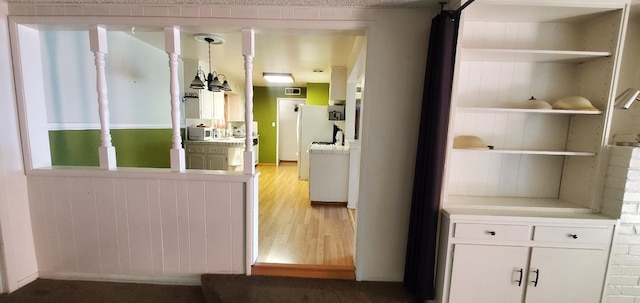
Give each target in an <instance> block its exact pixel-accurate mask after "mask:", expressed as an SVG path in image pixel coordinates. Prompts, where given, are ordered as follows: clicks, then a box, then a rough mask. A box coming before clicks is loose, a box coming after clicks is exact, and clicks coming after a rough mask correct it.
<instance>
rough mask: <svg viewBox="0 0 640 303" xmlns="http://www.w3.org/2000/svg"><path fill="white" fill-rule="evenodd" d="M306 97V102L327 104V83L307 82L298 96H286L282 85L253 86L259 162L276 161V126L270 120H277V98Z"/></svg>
mask: <svg viewBox="0 0 640 303" xmlns="http://www.w3.org/2000/svg"><path fill="white" fill-rule="evenodd" d="M292 97H295V98H306V99H307V104H312V105H328V104H329V84H328V83H308V84H307V87H302V92H301V95H300V96H287V95H285V94H284V87H265V86H255V87H253V120H254V121H257V122H258V131H259V133H260V159H259V162H260V163H276V138H277V131H278V129H277V127H272V126H271V123H272V122H277V120H276V119H277V117H278V98H292Z"/></svg>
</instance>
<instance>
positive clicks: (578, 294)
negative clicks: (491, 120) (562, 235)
mask: <svg viewBox="0 0 640 303" xmlns="http://www.w3.org/2000/svg"><path fill="white" fill-rule="evenodd" d="M606 266H607V252H606V251H604V250H585V249H568V248H538V247H536V248H533V250H532V254H531V265H530V268H529V279H528V281H529V282H528V286H527V295H526V303H598V302H600V297H601V295H602V288H603V283H604V276H605V269H606ZM536 271H537V272H536ZM536 279H537V283H535V281H536Z"/></svg>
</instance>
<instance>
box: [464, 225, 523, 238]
mask: <svg viewBox="0 0 640 303" xmlns="http://www.w3.org/2000/svg"><path fill="white" fill-rule="evenodd" d="M454 237H455V238H458V239H483V240H510V241H526V240H529V239H530V238H529V226H527V225H501V224H471V223H458V224H456V227H455V233H454Z"/></svg>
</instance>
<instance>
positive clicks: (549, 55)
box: [443, 0, 628, 212]
mask: <svg viewBox="0 0 640 303" xmlns="http://www.w3.org/2000/svg"><path fill="white" fill-rule="evenodd" d="M584 2H585V1H582V2H577V1H554V2H550V1H526V2H516V1H481V0H479V1H475V2H474V3H473V4H472V5H470V6H469V7H467V8H466V9H465V10H464V11H463V16H462V19H461V27H460V32H459V38H458V39H459V41H458V52H457V61H456V68H455V76H454V85H453V95H452V110H451V120H450V121H451V122H450V127H449V137H450V140H449V141H450V142H449V152H448V159H447V162H448V164H447V180H448V181H447V183H446V187H445V192H446V193H447V196H446V198H445V200H444V202H443V203H444V205H443V206H444V207H445V208H452V207H454V208H457V207H462V208H504V207H511V208H513V207H524V208H531V207H539V208H541V209H549V208H551V209H556V210H559V209H566V210H574V211H585V212H592V211H595V212H597V211H598V209H599V208H600V205H599V203H600V202H599V200H600V199H599V196H600V194H599V191H600V190H599V188H601V187H602V186H600V185H601V184H602V175H603V169H604V168H603V167H604V165H603V164H604V163H603V162H604V161H605V160H606V159H604V157H603V155H602V153H603V150H604V144H605V141H606V138H607V133H608V131H609V124H610V115H611V112H612V110H613V100H614V98H615V95H614V93H615V91H614V89H615V79H616V75H617V69H618V60H619V58H620V54H619V53H620V47H621V46H620V44H621V36H622V33H623V32H624V31H623V28H624V26H625V23H626V20H627V14H628V13H627V11H626V5H627V2H626V1H586V3H584ZM532 96H533V97H534V98H535V99H537V100H539V101H540V100H544V101H547V102H548V103H549V104H554V102H555V101H557V100H559V99H562V98H565V97H570V96H581V97H584V98H586V99H587V100H588V101H590V103H591V104H592V105H593V106H594V107H595V109H593V108H592V109H589V110H586V109H583V108H578V107H576V108H570V109H548V108H534V107H536V106H532V105H533V103H524V102H532V101H528V99H530V98H531V97H532ZM576 104H577V103H576ZM463 135H466V136H477V137H479V138H480V139H481V140H482V141H483V142H484V143H485V144H486V145H489V146H490V148H488V149H473V148H458V147H459V146H458V145H455V144H454V141H455V140H454V138H456V137H458V136H463ZM454 145H455V147H454Z"/></svg>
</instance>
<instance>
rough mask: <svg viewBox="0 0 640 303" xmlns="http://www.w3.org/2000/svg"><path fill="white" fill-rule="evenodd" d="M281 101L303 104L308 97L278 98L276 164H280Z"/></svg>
mask: <svg viewBox="0 0 640 303" xmlns="http://www.w3.org/2000/svg"><path fill="white" fill-rule="evenodd" d="M281 101H300V103H302V104H307V98H287V97H283V98H277V99H276V103H277V106H276V123H277V124H276V166H280V104H281Z"/></svg>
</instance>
